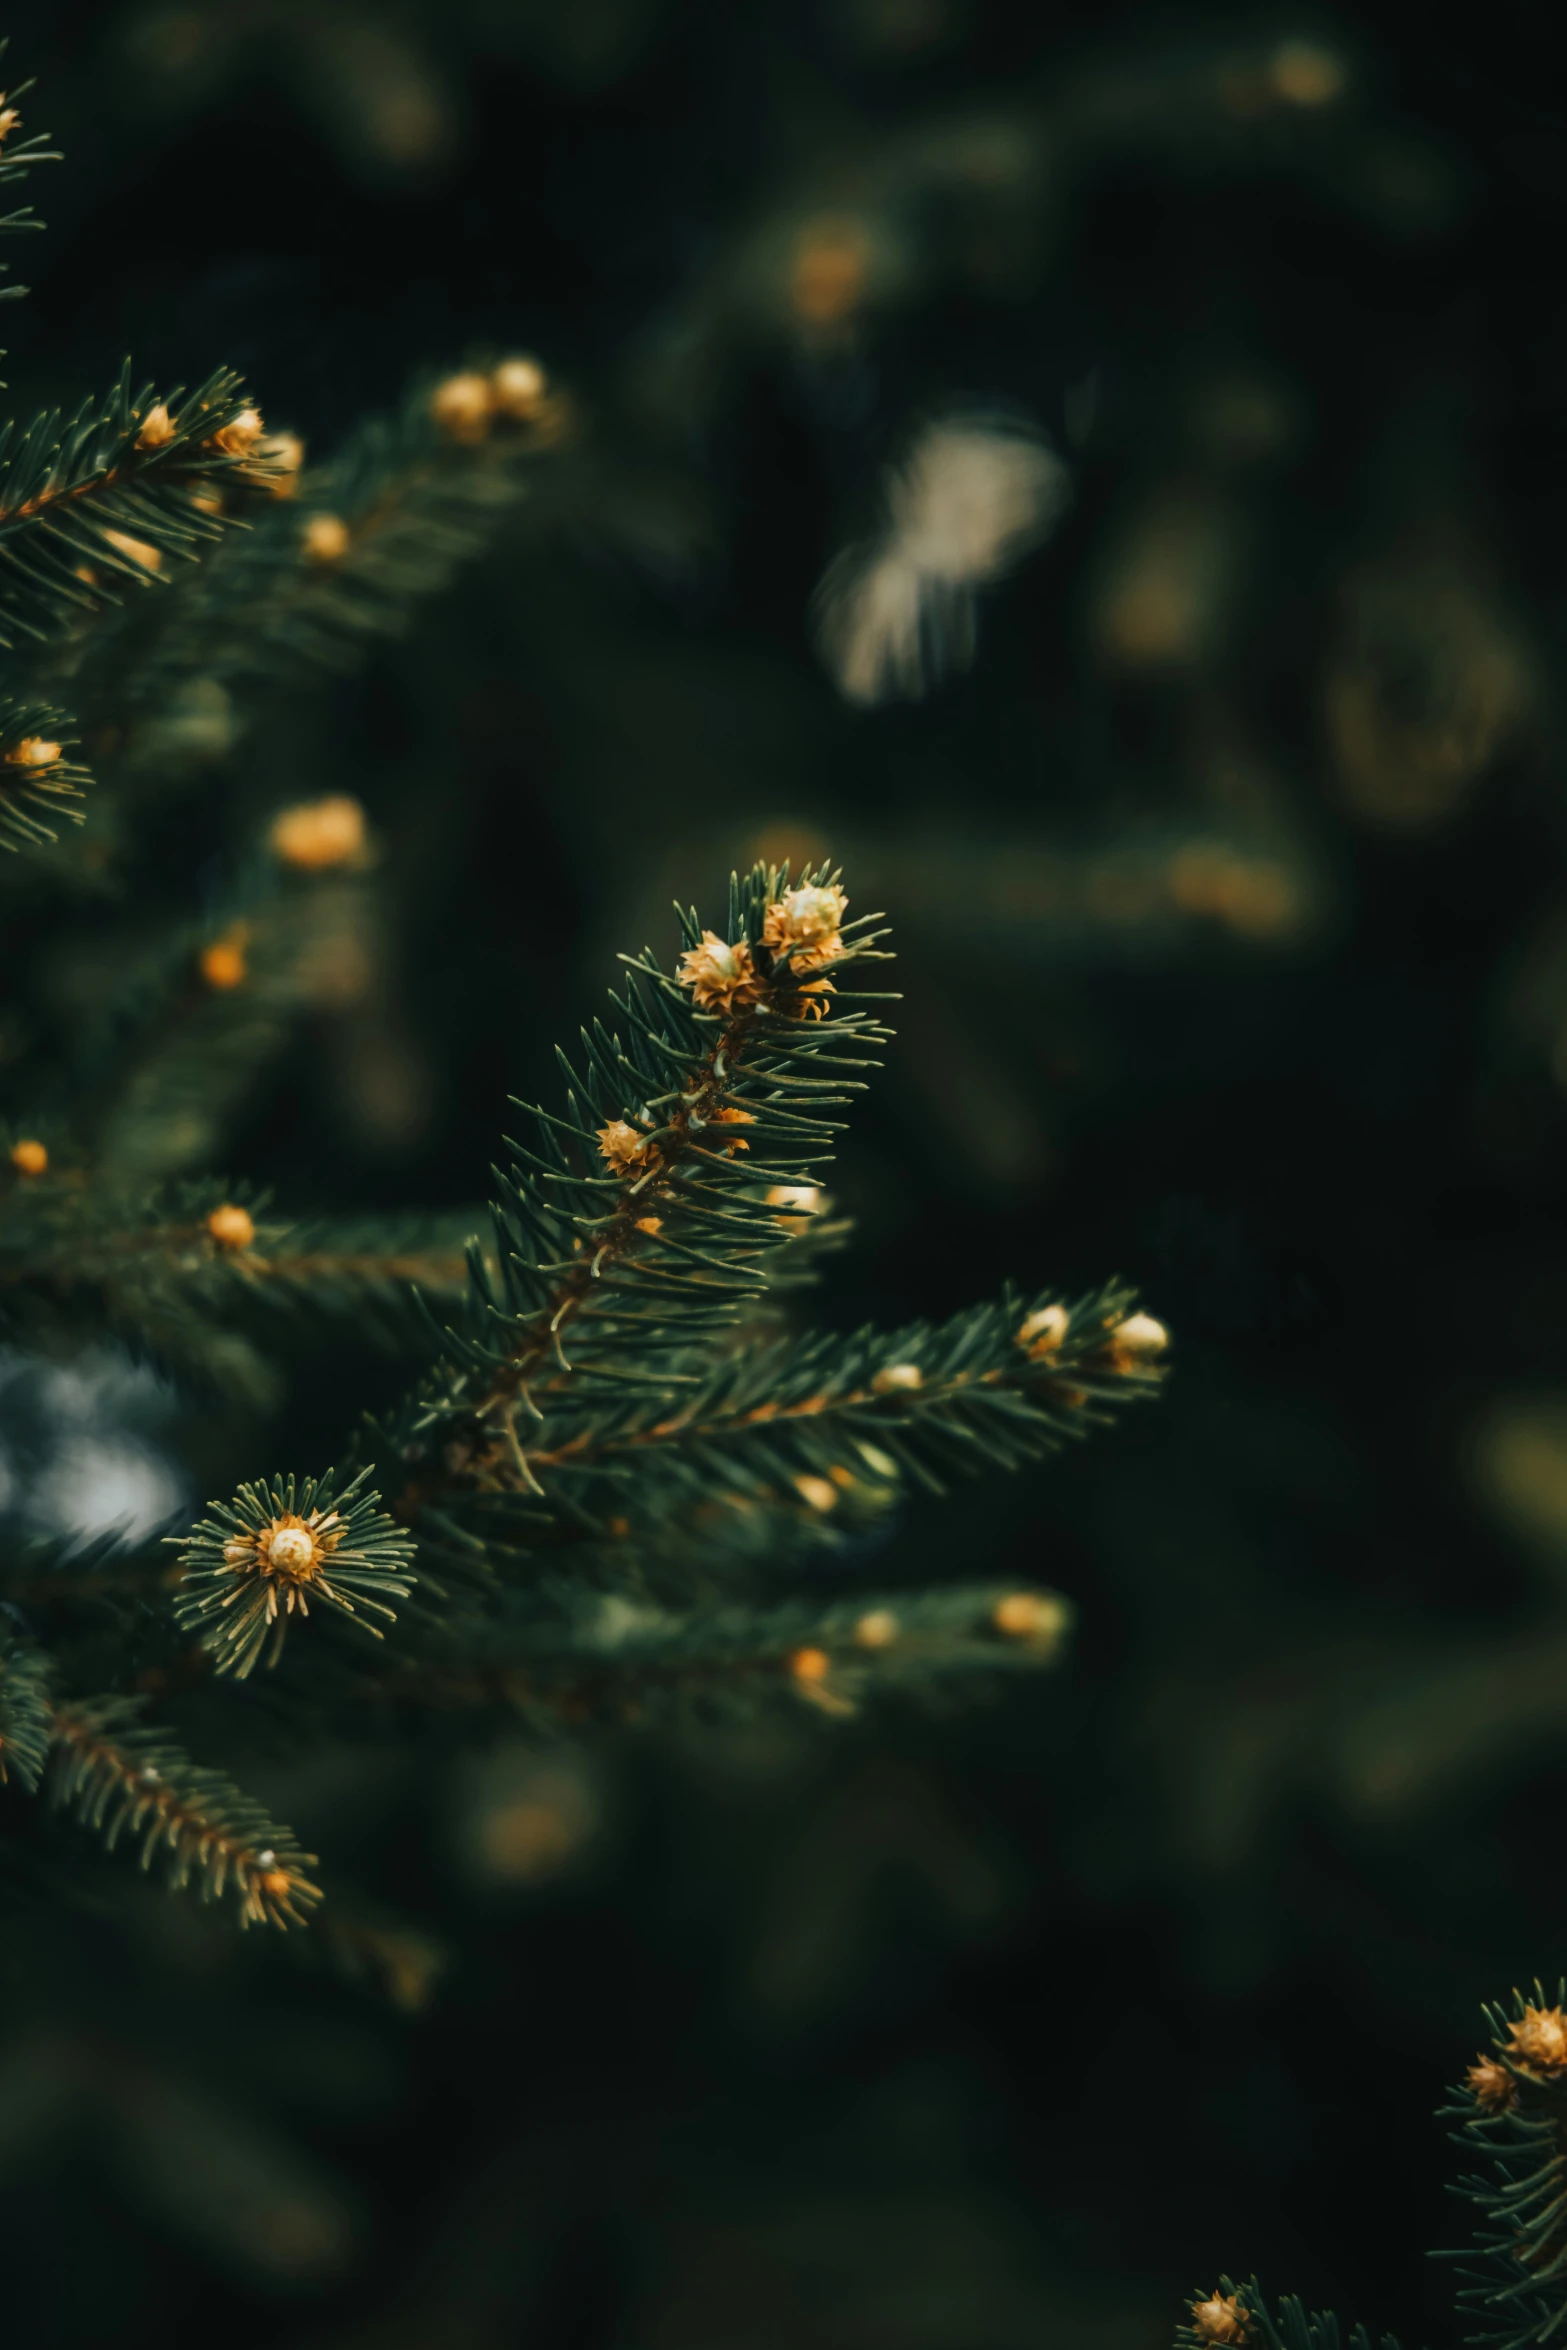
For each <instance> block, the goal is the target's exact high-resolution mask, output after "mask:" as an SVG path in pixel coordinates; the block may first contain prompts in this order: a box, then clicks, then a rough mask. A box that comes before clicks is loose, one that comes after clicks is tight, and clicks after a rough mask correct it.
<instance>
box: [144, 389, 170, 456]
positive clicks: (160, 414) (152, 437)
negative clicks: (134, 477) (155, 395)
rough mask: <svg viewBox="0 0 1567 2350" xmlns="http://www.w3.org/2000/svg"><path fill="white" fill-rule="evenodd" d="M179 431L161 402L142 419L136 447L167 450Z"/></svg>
mask: <svg viewBox="0 0 1567 2350" xmlns="http://www.w3.org/2000/svg"><path fill="white" fill-rule="evenodd" d="M178 430H179V427H178V425H176V423H175V421H174V419H173V417H172V416H171V415H170V414H169V411H168V409H167V408H166V407H165V405H164V403H163V402H162V401H161V400H160V401H159V402H158V404H157V406H156V407H155V408H149V409H148V411H147V413H146V415H145V416H144V417H143V418H142V420H141V430H140V432H139V433H138V434H137V435H136V446H137V448H138V449H149V450H150V449H166V448H167V447H168V445H169V443H170V441H172V440H173V438H174V436H175V434H176V432H177V431H178Z"/></svg>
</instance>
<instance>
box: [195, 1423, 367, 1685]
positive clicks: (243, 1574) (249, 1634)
mask: <svg viewBox="0 0 1567 2350" xmlns="http://www.w3.org/2000/svg"><path fill="white" fill-rule="evenodd" d="M367 1476H368V1471H366V1470H361V1471H360V1473H359V1475H358V1476H357V1477H354V1478H352V1479H351V1480H350V1481H349V1482H348V1483H347V1484H346V1485H344V1486H342V1487H341V1488H340V1489H338V1490H337V1491H335V1492H334V1480H333V1474H332V1472H331V1471H330V1470H328V1472H327V1474H326V1475H325V1476H324V1477H322V1478H319V1479H317V1478H315V1477H306V1478H304V1479H303V1480H301V1481H299V1482H298V1483H297V1484H296V1480H295V1479H294V1478H292V1477H289V1478H287V1479H284V1478H282V1477H274V1478H273V1479H272V1480H271V1482H270V1484H269V1485H242V1486H241V1487H240V1489H239V1492H238V1493H237V1494H236V1495H235V1497H234V1499H233V1501H232V1502H213V1503H211V1504H210V1505H209V1507H210V1508H211V1509H212V1510H213V1512H214V1513H215V1514H214V1515H213V1516H212V1517H210V1518H203V1519H202V1520H201V1521H200V1523H199V1524H198V1525H196V1526H194V1527H193V1528H192V1529H191V1531H190V1532H189V1533H188V1534H186V1535H171V1536H170V1537H169V1540H170V1541H171V1542H176V1543H178V1545H179V1550H180V1563H181V1567H182V1569H183V1573H182V1575H181V1578H180V1586H179V1592H178V1595H177V1597H176V1599H175V1602H174V1617H175V1621H176V1622H177V1623H178V1624H179V1626H180V1628H181V1629H182V1630H183V1631H194V1632H199V1633H200V1635H201V1639H202V1645H203V1646H204V1647H205V1648H206V1649H207V1651H208V1653H209V1654H210V1655H211V1656H212V1657H213V1658H214V1659H215V1660H216V1665H217V1670H218V1671H219V1672H220V1673H233V1674H234V1675H235V1676H236V1677H237V1678H238V1679H240V1680H244V1679H245V1677H246V1676H247V1675H248V1674H249V1673H250V1672H252V1671H253V1670H254V1668H255V1666H256V1665H257V1664H258V1663H259V1662H260V1660H261V1657H262V1653H263V1650H265V1651H266V1652H267V1662H268V1663H269V1664H275V1663H276V1662H277V1659H278V1657H279V1655H280V1654H281V1652H282V1647H283V1638H284V1634H285V1632H286V1631H287V1628H288V1624H289V1621H290V1619H291V1618H292V1617H293V1616H294V1615H296V1614H297V1615H298V1616H299V1617H300V1618H301V1619H305V1618H308V1616H309V1614H310V1608H311V1603H312V1602H314V1603H315V1604H316V1606H318V1607H321V1608H327V1609H334V1610H335V1611H336V1612H337V1613H338V1614H339V1615H342V1616H347V1617H350V1618H351V1619H352V1621H353V1622H354V1623H355V1624H356V1625H357V1626H358V1628H359V1629H360V1630H361V1631H364V1632H368V1633H369V1634H370V1636H371V1638H372V1639H375V1640H379V1639H381V1638H382V1636H383V1635H382V1629H381V1626H382V1625H383V1624H391V1623H395V1621H396V1610H395V1609H394V1608H392V1607H390V1606H389V1605H388V1604H387V1603H388V1601H389V1600H390V1599H406V1598H407V1596H408V1593H409V1592H410V1590H411V1589H412V1588H413V1582H412V1577H411V1576H410V1575H409V1574H408V1572H407V1569H408V1563H409V1560H410V1559H411V1557H412V1555H413V1543H412V1541H411V1540H410V1538H409V1537H408V1535H406V1534H404V1533H403V1532H401V1531H400V1529H399V1528H398V1527H396V1526H394V1525H393V1523H392V1521H391V1519H390V1518H388V1517H386V1516H385V1515H383V1513H382V1512H381V1511H380V1510H378V1509H377V1508H376V1507H375V1504H376V1502H377V1501H379V1499H380V1495H379V1494H377V1493H367V1492H365V1491H364V1486H365V1481H366V1478H367ZM377 1617H379V1618H380V1623H377V1622H376V1621H375V1619H376V1618H377Z"/></svg>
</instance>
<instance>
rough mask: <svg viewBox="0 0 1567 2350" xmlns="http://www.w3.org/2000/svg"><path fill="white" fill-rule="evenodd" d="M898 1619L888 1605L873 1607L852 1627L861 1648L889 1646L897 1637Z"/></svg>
mask: <svg viewBox="0 0 1567 2350" xmlns="http://www.w3.org/2000/svg"><path fill="white" fill-rule="evenodd" d="M898 1630H899V1626H898V1619H897V1617H896V1616H895V1615H894V1614H893V1612H892V1610H891V1608H890V1607H873V1608H871V1609H870V1610H869V1611H868V1612H867V1613H866V1614H865V1615H863V1616H861V1618H860V1620H859V1622H858V1623H857V1624H856V1625H855V1627H854V1637H855V1639H856V1640H857V1641H858V1642H859V1645H860V1646H861V1648H890V1647H891V1646H892V1644H893V1642H894V1641H895V1640H896V1639H897V1637H898Z"/></svg>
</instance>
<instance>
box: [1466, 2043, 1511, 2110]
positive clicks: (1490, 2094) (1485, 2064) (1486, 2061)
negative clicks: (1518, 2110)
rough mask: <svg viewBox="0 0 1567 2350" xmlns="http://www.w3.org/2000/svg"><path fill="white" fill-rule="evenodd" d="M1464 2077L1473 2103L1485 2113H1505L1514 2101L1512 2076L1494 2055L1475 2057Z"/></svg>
mask: <svg viewBox="0 0 1567 2350" xmlns="http://www.w3.org/2000/svg"><path fill="white" fill-rule="evenodd" d="M1464 2077H1465V2079H1466V2080H1467V2082H1468V2084H1469V2087H1470V2090H1471V2091H1472V2093H1473V2096H1474V2100H1475V2103H1476V2104H1477V2105H1478V2106H1480V2107H1481V2109H1482V2110H1483V2111H1484V2112H1486V2113H1505V2112H1506V2111H1507V2110H1508V2108H1509V2106H1511V2105H1512V2104H1514V2103H1515V2101H1516V2093H1515V2090H1514V2087H1513V2076H1512V2074H1511V2073H1510V2072H1509V2071H1508V2069H1507V2067H1506V2065H1505V2064H1498V2063H1497V2061H1496V2059H1495V2057H1494V2056H1480V2057H1476V2059H1475V2061H1474V2063H1473V2064H1472V2065H1471V2066H1470V2067H1469V2070H1468V2072H1467V2073H1466V2074H1465V2076H1464Z"/></svg>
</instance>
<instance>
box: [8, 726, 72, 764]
mask: <svg viewBox="0 0 1567 2350" xmlns="http://www.w3.org/2000/svg"><path fill="white" fill-rule="evenodd" d="M59 756H60V745H59V744H58V743H51V742H45V740H44V738H43V736H42V735H41V734H29V735H24V736H23V738H22V740H21V741H20V742H19V743H13V744H12V745H11V748H10V749H9V750H8V751H7V752H6V763H7V765H8V766H11V767H52V766H53V765H54V763H55V761H56V760H57V759H58V758H59Z"/></svg>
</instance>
